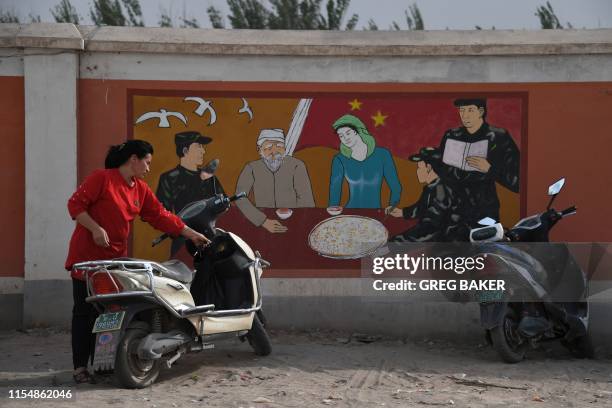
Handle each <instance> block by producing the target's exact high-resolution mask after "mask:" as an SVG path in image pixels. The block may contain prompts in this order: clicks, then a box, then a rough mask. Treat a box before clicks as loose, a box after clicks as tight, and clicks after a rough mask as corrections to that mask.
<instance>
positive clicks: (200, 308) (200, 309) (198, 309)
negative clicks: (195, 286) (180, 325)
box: [180, 304, 215, 317]
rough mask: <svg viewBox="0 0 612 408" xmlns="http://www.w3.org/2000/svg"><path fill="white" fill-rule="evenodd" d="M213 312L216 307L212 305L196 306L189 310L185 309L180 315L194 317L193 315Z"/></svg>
mask: <svg viewBox="0 0 612 408" xmlns="http://www.w3.org/2000/svg"><path fill="white" fill-rule="evenodd" d="M211 310H215V305H213V304H210V305H201V306H195V307H192V308H189V309H183V310H181V312H180V313H181V316H183V317H187V316H193V315H198V314H202V313H206V312H210V311H211Z"/></svg>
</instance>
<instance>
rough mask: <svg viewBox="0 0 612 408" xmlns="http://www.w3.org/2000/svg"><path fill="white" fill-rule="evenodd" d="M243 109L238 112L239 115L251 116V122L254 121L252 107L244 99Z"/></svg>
mask: <svg viewBox="0 0 612 408" xmlns="http://www.w3.org/2000/svg"><path fill="white" fill-rule="evenodd" d="M242 103H243V105H242V108H240V110H238V113H246V114H248V115H249V122H250V121H252V120H253V111H252V110H251V107H250V106H249V103H248V102H247V100H246V99H244V98H242Z"/></svg>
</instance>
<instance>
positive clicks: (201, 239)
mask: <svg viewBox="0 0 612 408" xmlns="http://www.w3.org/2000/svg"><path fill="white" fill-rule="evenodd" d="M181 235H182V236H184V237H185V238H187V239H190V240H191V241H192V242H193V243H194V245H195V246H196V247H197V248H200V247H205V246H208V245H210V239H208V238H206V237H205V236H204V235H202V234H200V233H199V232H197V231H194V230H192V229H191V228H189V227H187V226H185V228H184V229H183V231H182V232H181Z"/></svg>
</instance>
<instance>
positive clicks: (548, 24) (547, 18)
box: [535, 1, 563, 30]
mask: <svg viewBox="0 0 612 408" xmlns="http://www.w3.org/2000/svg"><path fill="white" fill-rule="evenodd" d="M535 15H536V16H537V17H538V18H539V19H540V26H541V27H542V28H543V29H545V30H550V29H560V28H563V26H562V25H561V24H560V23H559V19H558V18H557V15H556V14H555V10H553V8H552V6H551V4H550V2H548V1H547V2H546V6H538V8H537V9H536V13H535Z"/></svg>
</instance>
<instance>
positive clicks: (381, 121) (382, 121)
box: [372, 111, 389, 127]
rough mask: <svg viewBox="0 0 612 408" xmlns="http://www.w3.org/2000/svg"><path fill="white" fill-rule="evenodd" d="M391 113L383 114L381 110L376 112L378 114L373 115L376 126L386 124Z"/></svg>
mask: <svg viewBox="0 0 612 408" xmlns="http://www.w3.org/2000/svg"><path fill="white" fill-rule="evenodd" d="M388 117H389V115H383V114H382V113H381V112H380V111H377V112H376V116H372V119H373V120H374V127H379V126H384V125H385V119H387V118H388Z"/></svg>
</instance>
